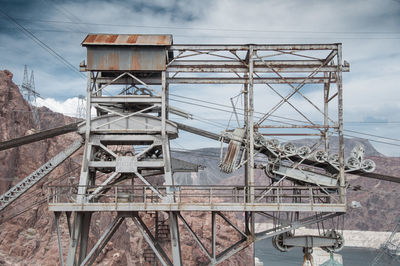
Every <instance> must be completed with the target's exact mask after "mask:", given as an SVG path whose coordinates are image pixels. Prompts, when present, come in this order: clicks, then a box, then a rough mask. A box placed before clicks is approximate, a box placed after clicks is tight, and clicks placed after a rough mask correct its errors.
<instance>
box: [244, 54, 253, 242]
mask: <svg viewBox="0 0 400 266" xmlns="http://www.w3.org/2000/svg"><path fill="white" fill-rule="evenodd" d="M249 54H250V52H247V56H246V57H247V58H246V62H247V63H249V60H248V58H249V57H250V55H249ZM244 79H245V83H244V85H243V98H244V99H243V101H244V110H243V112H244V113H243V117H244V128H245V129H246V154H245V160H246V164H245V165H244V167H245V168H244V187H245V189H244V191H243V192H244V193H246V202H250V197H249V195H250V191H249V176H250V168H251V167H250V162H249V158H250V145H249V142H250V126H249V116H248V115H249V85H248V83H247V79H248V74H245V75H244ZM244 219H245V224H244V225H245V232H246V234H250V212H244Z"/></svg>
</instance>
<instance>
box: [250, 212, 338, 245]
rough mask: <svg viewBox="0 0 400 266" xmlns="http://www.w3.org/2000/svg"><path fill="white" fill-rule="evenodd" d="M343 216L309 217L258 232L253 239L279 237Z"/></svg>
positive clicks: (331, 214) (330, 214)
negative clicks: (285, 233) (282, 234)
mask: <svg viewBox="0 0 400 266" xmlns="http://www.w3.org/2000/svg"><path fill="white" fill-rule="evenodd" d="M343 214H344V212H343V213H339V212H336V213H324V214H321V215H313V216H309V217H306V218H304V219H301V220H298V221H294V222H291V223H290V224H283V225H280V226H277V227H274V228H272V229H268V230H265V231H262V232H258V233H256V234H255V239H256V241H259V240H263V239H266V238H270V237H273V236H275V235H279V234H281V233H284V232H288V231H291V230H294V229H297V228H300V227H303V226H307V225H310V224H314V223H318V222H321V221H324V220H327V219H330V218H334V217H336V216H339V215H343Z"/></svg>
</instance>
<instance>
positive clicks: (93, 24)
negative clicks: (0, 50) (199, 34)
mask: <svg viewBox="0 0 400 266" xmlns="http://www.w3.org/2000/svg"><path fill="white" fill-rule="evenodd" d="M16 19H17V20H24V21H31V22H32V21H33V22H45V23H54V24H78V25H79V24H80V25H91V26H110V27H129V28H131V27H137V28H152V29H179V30H199V31H224V32H227V31H229V32H254V33H300V34H303V33H315V34H321V33H325V34H360V35H366V34H400V32H399V31H313V30H255V29H251V28H249V29H232V28H202V27H182V26H180V27H179V26H149V25H140V24H112V23H95V22H84V21H79V22H77V21H63V20H44V19H33V18H16Z"/></svg>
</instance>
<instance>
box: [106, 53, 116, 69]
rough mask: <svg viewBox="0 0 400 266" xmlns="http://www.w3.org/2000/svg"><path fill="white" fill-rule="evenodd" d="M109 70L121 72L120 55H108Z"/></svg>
mask: <svg viewBox="0 0 400 266" xmlns="http://www.w3.org/2000/svg"><path fill="white" fill-rule="evenodd" d="M107 67H108V69H110V70H119V54H118V53H110V54H109V55H108V66H107Z"/></svg>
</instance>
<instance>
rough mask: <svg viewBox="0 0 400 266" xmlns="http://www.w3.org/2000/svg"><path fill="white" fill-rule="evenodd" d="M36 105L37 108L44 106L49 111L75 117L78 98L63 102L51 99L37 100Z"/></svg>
mask: <svg viewBox="0 0 400 266" xmlns="http://www.w3.org/2000/svg"><path fill="white" fill-rule="evenodd" d="M36 105H37V106H38V107H41V106H45V107H47V108H49V109H50V110H52V111H54V112H57V113H62V114H64V115H67V116H72V117H76V116H77V106H78V97H74V98H69V99H67V100H65V101H57V100H55V99H53V98H45V99H41V98H37V99H36Z"/></svg>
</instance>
